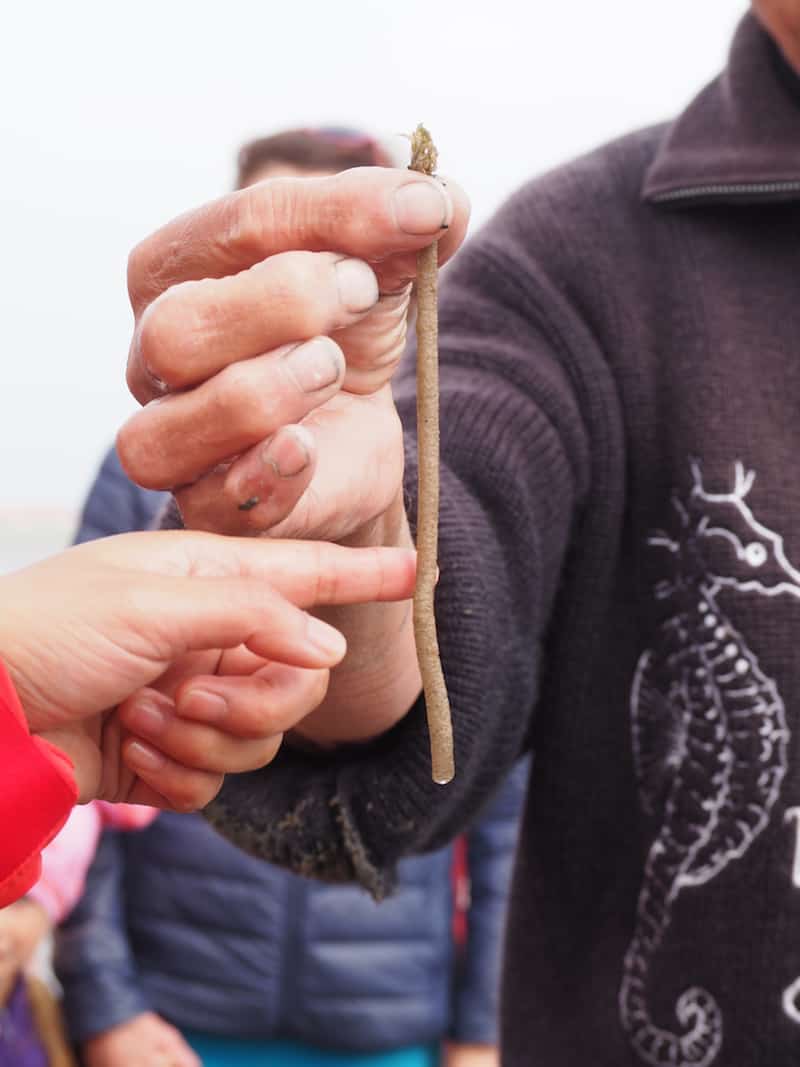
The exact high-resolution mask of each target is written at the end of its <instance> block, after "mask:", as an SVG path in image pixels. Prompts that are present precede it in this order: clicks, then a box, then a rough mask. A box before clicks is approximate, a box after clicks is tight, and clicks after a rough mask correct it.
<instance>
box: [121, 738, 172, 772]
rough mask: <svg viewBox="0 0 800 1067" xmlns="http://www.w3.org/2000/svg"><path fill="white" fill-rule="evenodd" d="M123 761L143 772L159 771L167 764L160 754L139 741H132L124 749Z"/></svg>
mask: <svg viewBox="0 0 800 1067" xmlns="http://www.w3.org/2000/svg"><path fill="white" fill-rule="evenodd" d="M125 761H126V762H127V763H130V764H133V766H134V767H140V768H141V769H142V770H143V771H157V770H160V769H161V768H162V767H163V766H164V765H165V763H166V762H167V761H166V760H165V759H164V757H163V756H162V755H161V753H160V752H156V750H155V749H154V748H150V746H149V745H143V744H142V742H141V741H132V742H131V743H130V744H129V745H128V747H127V748H126V749H125Z"/></svg>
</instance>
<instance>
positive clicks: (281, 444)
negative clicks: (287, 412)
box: [263, 426, 314, 478]
mask: <svg viewBox="0 0 800 1067" xmlns="http://www.w3.org/2000/svg"><path fill="white" fill-rule="evenodd" d="M313 447H314V438H313V437H312V436H311V434H310V433H309V431H308V430H306V429H305V427H303V426H292V427H291V428H289V427H284V428H283V429H282V430H279V431H278V433H276V434H275V436H274V437H273V438H272V440H271V441H269V442H268V444H267V446H266V448H265V449H264V452H263V459H264V462H265V463H268V464H269V465H270V466H271V467H272V468H273V470H274V471H275V473H276V474H277V475H278V476H279V477H280V478H293V477H294V476H295V475H296V474H300V473H301V471H304V470H305V469H306V467H307V466H308V465H309V463H310V462H311V449H312V448H313Z"/></svg>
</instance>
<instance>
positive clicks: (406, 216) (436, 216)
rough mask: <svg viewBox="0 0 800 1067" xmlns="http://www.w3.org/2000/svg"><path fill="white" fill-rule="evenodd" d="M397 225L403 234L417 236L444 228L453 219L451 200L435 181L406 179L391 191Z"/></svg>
mask: <svg viewBox="0 0 800 1067" xmlns="http://www.w3.org/2000/svg"><path fill="white" fill-rule="evenodd" d="M394 212H395V219H396V220H397V225H398V226H399V228H400V229H401V230H402V231H403V233H408V234H412V235H415V236H421V235H422V234H429V233H437V232H438V231H439V230H441V229H446V228H447V227H448V226H449V225H450V223H451V221H452V219H453V201H452V200H451V199H450V194H449V193H448V192H447V190H446V189H445V188H444V187H443V186H441V185H439V184H438V183H436V182H423V181H416V182H409V183H408V184H407V185H401V186H400V188H399V189H397V190H396V191H395V194H394Z"/></svg>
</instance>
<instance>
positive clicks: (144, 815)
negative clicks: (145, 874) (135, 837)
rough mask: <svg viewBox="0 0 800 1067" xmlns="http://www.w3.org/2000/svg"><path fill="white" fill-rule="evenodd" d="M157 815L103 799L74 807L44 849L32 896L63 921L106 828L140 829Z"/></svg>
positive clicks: (73, 902) (30, 894)
mask: <svg viewBox="0 0 800 1067" xmlns="http://www.w3.org/2000/svg"><path fill="white" fill-rule="evenodd" d="M157 814H158V812H157V811H156V810H155V809H154V808H144V807H140V806H138V805H135V804H107V803H105V802H104V801H102V800H96V801H94V802H93V803H91V804H85V805H82V806H80V807H76V808H73V810H72V813H71V815H70V816H69V818H68V819H67V822H66V824H65V825H64V828H63V829H62V830H61V832H60V833H59V834H58V835H57V836H56V837H55V838H54V839H53V841H52V842H51V843H50V844H49V845H48V846H47V848H46V849H45V850H44V851H43V852H42V874H41V877H40V879H39V881H38V882H37V883H36V885H35V886H34V887H33V889H31V890H30V892H29V893H28V896H29V897H30V898H31V899H32V900H35V901H37V902H38V903H39V904H41V905H42V907H43V908H44V909H45V911H46V912H47V914H48V915H49V916H50V918H51V920H52V921H53V922H54V923H58V922H61V920H62V919H64V918H65V917H66V916H67V915H68V914H69V913H70V911H72V909H73V908H74V907H75V905H76V904H77V902H78V900H79V898H80V896H81V893H82V892H83V886H84V883H85V881H86V872H87V871H88V870H89V866H90V864H91V862H92V860H93V859H94V854H95V850H96V848H97V842H98V841H99V839H100V835H101V834H102V832H103V830H104V829H105V828H106V827H112V828H114V829H117V830H138V829H141V828H142V827H145V826H148V825H149V824H150V823H151V822H152V821H153V819H155V817H156V815H157Z"/></svg>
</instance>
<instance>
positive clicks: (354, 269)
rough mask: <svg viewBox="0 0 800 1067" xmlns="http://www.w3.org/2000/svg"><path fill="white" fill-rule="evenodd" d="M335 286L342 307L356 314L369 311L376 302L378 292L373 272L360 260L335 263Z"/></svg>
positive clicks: (376, 280) (344, 260)
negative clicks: (337, 288) (337, 289)
mask: <svg viewBox="0 0 800 1067" xmlns="http://www.w3.org/2000/svg"><path fill="white" fill-rule="evenodd" d="M336 284H337V285H338V286H339V299H340V300H341V302H342V307H343V308H345V309H346V310H347V311H351V312H353V313H354V314H357V313H358V312H359V311H369V309H370V308H371V307H374V306H375V304H377V302H378V297H379V296H380V291H379V289H378V279H377V278H376V277H375V274H374V273H373V270H372V268H371V267H369V266H368V265H367V264H366V263H364V261H363V260H361V259H340V260H338V261H337V263H336Z"/></svg>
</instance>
